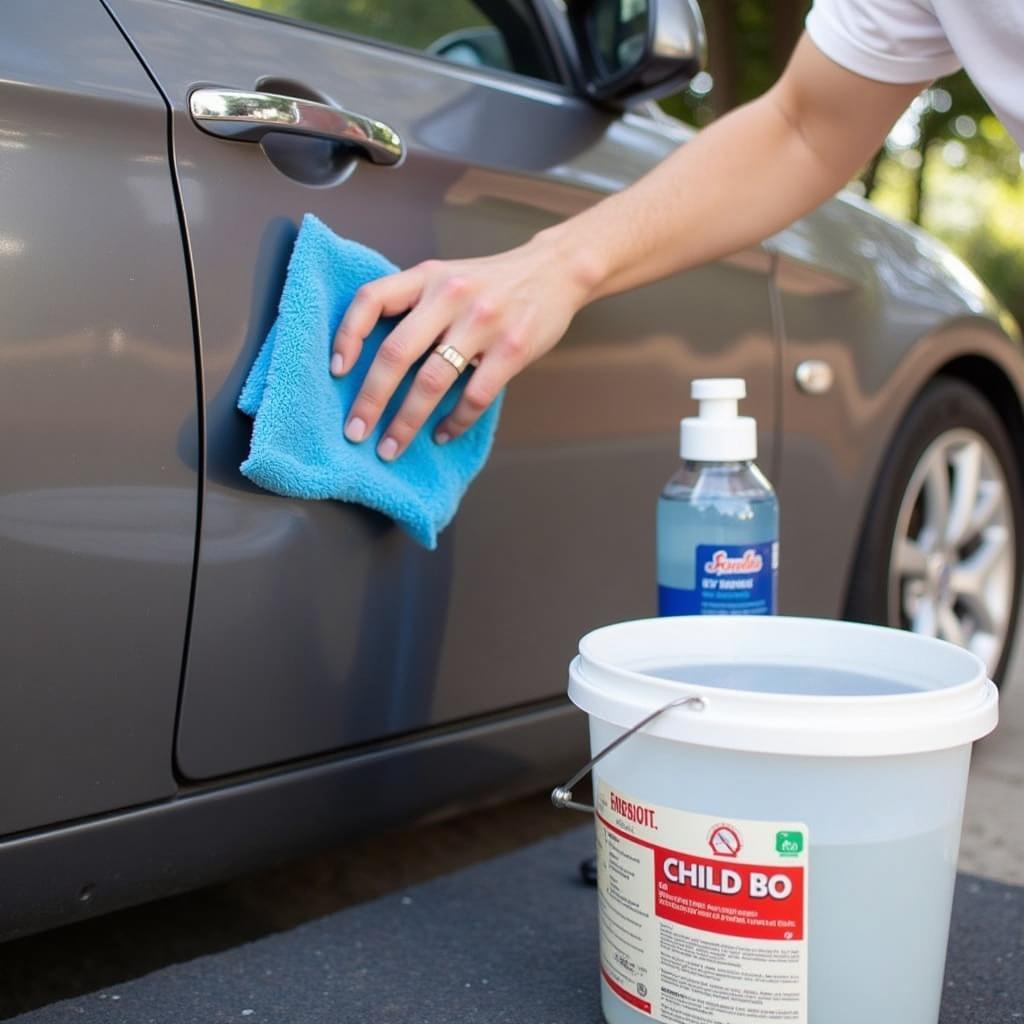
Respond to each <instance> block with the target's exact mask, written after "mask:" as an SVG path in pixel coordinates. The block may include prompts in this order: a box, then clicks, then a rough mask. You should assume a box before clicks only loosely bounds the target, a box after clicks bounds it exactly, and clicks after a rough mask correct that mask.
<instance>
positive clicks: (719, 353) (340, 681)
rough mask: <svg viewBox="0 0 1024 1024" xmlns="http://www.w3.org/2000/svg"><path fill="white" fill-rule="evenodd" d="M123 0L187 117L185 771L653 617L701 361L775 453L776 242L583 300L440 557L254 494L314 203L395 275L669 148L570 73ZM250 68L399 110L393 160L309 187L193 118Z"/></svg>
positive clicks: (538, 674) (461, 701)
mask: <svg viewBox="0 0 1024 1024" xmlns="http://www.w3.org/2000/svg"><path fill="white" fill-rule="evenodd" d="M111 6H112V8H113V9H114V10H115V11H116V13H117V16H118V18H119V19H120V21H121V23H122V24H123V26H124V28H125V31H126V32H127V34H128V35H129V37H130V38H131V39H132V41H133V43H134V45H135V46H137V47H138V49H139V51H140V53H141V54H142V56H143V57H144V59H145V60H146V61H147V62H148V64H149V66H150V68H151V70H152V72H153V74H154V76H155V78H156V80H157V81H158V82H159V83H160V86H161V88H162V89H163V91H164V92H165V94H166V95H167V97H168V100H169V102H170V104H171V106H172V108H173V110H174V114H173V130H174V147H175V154H176V160H177V167H178V173H179V177H180V180H181V188H182V197H183V206H184V211H185V218H186V222H187V225H188V234H189V241H190V247H191V254H192V260H193V264H194V271H195V278H196V295H197V302H198V310H199V320H200V337H201V346H202V355H203V375H204V387H205V392H206V437H207V453H208V473H207V480H206V489H205V493H204V511H203V524H202V540H201V543H200V552H199V563H198V577H197V583H196V602H195V613H194V619H193V624H192V635H191V643H190V650H189V664H188V672H187V676H186V679H185V686H184V692H183V699H182V711H181V722H180V730H179V734H178V741H177V757H178V764H179V767H180V769H181V770H182V772H183V773H184V774H185V775H186V776H188V777H190V778H207V777H211V776H219V775H226V774H229V773H232V772H236V771H239V770H244V769H249V768H254V767H258V766H260V765H266V764H272V763H277V762H281V761H285V760H291V759H295V758H298V757H302V756H308V755H311V754H316V753H319V752H322V751H325V750H332V749H341V748H344V747H347V746H350V745H352V744H356V743H361V742H366V741H367V740H371V739H379V738H381V737H384V736H390V735H396V734H401V733H410V732H414V731H416V730H419V729H423V728H426V727H428V726H433V725H438V724H441V723H445V722H453V721H458V720H464V719H468V718H471V717H473V716H476V715H480V714H487V713H491V712H495V711H499V710H502V709H506V708H509V707H513V706H517V705H525V704H528V703H530V702H533V701H539V700H546V699H549V698H552V697H555V696H557V695H559V694H561V693H563V692H564V688H565V679H564V675H565V665H566V661H567V655H568V654H569V653H570V652H571V651H572V650H573V648H574V646H575V643H576V641H577V639H578V638H579V636H581V635H582V633H584V632H585V631H586V630H587V629H588V628H589V627H590V626H591V625H593V624H594V623H597V622H605V621H614V620H617V619H623V618H632V617H637V616H643V615H647V614H650V613H652V612H653V594H654V588H653V585H652V576H651V569H650V566H651V565H652V562H653V552H652V550H651V545H652V529H651V520H652V515H653V512H652V509H653V500H654V496H655V495H656V494H657V491H658V489H659V488H660V486H661V484H662V482H663V480H664V479H665V478H666V477H667V476H668V475H669V474H670V473H671V471H672V468H673V464H674V461H675V458H676V456H675V450H676V440H675V433H676V430H677V424H678V418H679V415H680V413H681V411H682V410H683V409H684V408H685V406H686V395H687V382H688V380H689V378H690V377H692V376H697V375H700V374H703V373H707V372H712V371H714V372H720V373H734V374H737V375H743V376H746V377H749V378H750V379H751V381H752V382H755V381H756V382H757V383H756V385H755V387H754V394H753V398H752V400H751V402H750V403H749V405H750V408H751V410H752V411H753V412H755V413H756V414H757V415H758V416H759V418H760V421H761V427H762V430H763V432H764V436H765V447H766V452H765V456H766V458H767V460H768V463H769V464H770V461H771V440H772V435H773V430H774V410H775V403H776V393H775V386H776V370H777V365H778V356H779V350H778V346H777V343H776V341H775V339H774V338H773V336H772V331H771V309H770V291H769V271H770V267H771V262H770V259H769V257H767V255H765V254H763V253H756V252H755V253H750V254H747V255H746V257H741V258H739V259H737V260H734V261H732V262H730V263H726V264H722V265H719V266H717V267H710V268H705V269H703V270H700V271H696V272H694V273H693V274H688V275H685V276H684V277H681V278H677V279H674V280H670V281H666V282H663V283H661V284H660V285H656V286H652V287H650V288H648V289H644V290H641V291H637V292H634V293H633V294H631V295H627V296H621V297H619V298H616V299H612V300H608V301H605V302H603V303H601V304H599V305H598V306H595V307H594V308H592V309H590V310H587V311H586V312H585V313H584V314H583V315H582V316H581V317H580V318H579V319H578V321H577V323H576V324H575V326H574V328H573V330H572V331H571V332H570V335H569V337H568V338H567V339H566V340H565V342H564V343H563V344H562V345H560V346H559V349H558V351H557V352H556V353H554V354H552V356H551V357H550V358H549V359H545V360H543V361H542V362H541V363H539V364H538V365H537V366H535V367H533V368H531V370H530V371H528V372H527V373H524V374H523V375H522V376H521V377H520V378H519V379H517V380H516V382H515V384H514V385H513V387H512V389H511V391H510V394H509V396H508V401H507V404H506V407H505V409H504V412H503V422H502V425H501V429H500V432H499V438H498V443H497V445H496V448H495V451H494V453H493V455H492V457H491V460H490V463H489V465H488V467H487V469H486V470H485V472H484V473H483V474H482V475H481V477H480V479H479V480H478V481H477V482H475V483H474V485H473V487H472V488H471V490H470V492H469V494H468V495H467V497H466V500H465V501H464V503H463V505H462V508H461V510H460V513H459V515H458V517H457V519H456V521H455V523H454V524H453V525H452V527H451V528H450V529H449V530H447V531H446V532H445V534H444V535H443V538H442V542H441V545H440V547H439V549H438V551H437V552H434V553H429V552H425V551H423V550H422V549H420V548H418V547H417V546H416V545H415V544H414V543H412V542H411V541H409V540H408V539H407V538H406V537H405V536H404V535H403V534H402V533H401V532H400V531H399V530H398V529H397V528H396V527H394V526H393V525H392V524H390V523H388V522H387V521H385V520H384V519H382V517H380V516H378V515H376V514H374V513H370V512H367V511H366V510H364V509H361V508H356V507H352V506H344V505H339V504H337V503H313V502H297V501H289V500H285V499H282V498H279V497H276V496H273V495H269V494H266V493H263V492H260V491H258V490H256V489H255V488H253V487H251V486H249V485H248V484H246V483H245V482H244V481H243V480H242V479H241V478H240V476H239V474H238V464H239V462H240V461H241V459H242V458H243V457H244V455H245V452H246V445H247V442H248V433H249V424H248V422H247V421H246V420H245V418H244V417H243V416H241V414H239V413H238V412H237V411H236V409H235V408H234V403H235V399H236V396H237V394H238V390H239V387H240V385H241V382H242V380H243V378H244V374H245V373H246V372H247V370H248V368H249V365H250V363H251V361H252V358H253V355H254V353H255V350H256V347H257V346H258V344H259V342H260V341H261V339H262V338H263V336H264V334H265V333H266V330H267V328H268V326H269V324H270V321H271V318H272V316H273V310H274V303H275V301H276V298H277V295H278V293H279V291H280V285H281V275H282V273H283V269H284V265H285V261H286V260H287V256H288V252H289V247H290V245H291V243H292V240H293V237H294V231H295V226H296V224H297V223H298V221H299V220H300V219H301V216H302V214H303V213H304V212H305V211H307V210H312V211H313V212H315V213H317V214H318V215H319V216H320V217H321V218H322V219H323V220H325V221H326V222H327V223H329V224H331V225H333V226H334V227H335V228H336V229H337V230H339V231H340V232H342V233H344V234H347V235H349V236H351V237H353V238H356V239H358V240H359V241H361V242H364V243H366V244H369V245H373V246H375V247H378V248H380V249H381V250H382V251H384V252H385V253H386V254H387V255H388V256H390V257H391V258H392V259H393V260H394V261H395V262H396V263H398V264H399V265H409V264H411V263H413V262H415V261H417V260H420V259H423V258H425V257H428V256H437V255H440V256H455V255H472V254H477V253H486V252H491V251H494V250H495V249H499V248H504V247H507V246H511V245H515V244H517V243H519V242H522V241H525V240H526V239H527V238H529V237H530V235H532V234H533V233H534V232H535V231H537V230H538V229H540V228H542V227H544V226H546V225H548V224H551V223H553V222H554V221H555V220H557V219H559V218H560V217H563V216H565V215H566V214H567V213H570V212H572V211H573V210H576V209H580V208H582V207H583V206H585V205H586V204H588V203H590V202H592V201H593V199H594V198H595V196H596V195H598V194H600V191H603V190H607V189H609V188H613V187H617V186H618V185H620V184H622V183H623V181H625V180H626V179H627V178H628V177H635V176H636V175H637V174H639V173H640V172H642V170H644V169H646V168H647V167H648V166H650V165H651V164H652V163H653V162H654V161H655V160H657V159H658V157H659V156H660V155H661V154H663V153H664V152H666V151H667V149H668V148H670V146H671V145H672V142H671V140H670V139H668V138H667V137H666V136H665V135H663V134H660V133H658V132H656V131H652V130H651V124H650V122H649V121H648V120H647V119H643V118H628V119H624V120H617V119H615V118H614V117H613V116H612V115H610V114H608V113H602V112H599V111H597V110H595V109H594V108H593V107H591V106H589V105H587V104H586V103H584V102H583V101H581V100H579V99H577V98H576V97H573V96H571V95H569V94H567V93H566V92H565V91H564V90H559V89H557V88H554V87H548V86H545V85H543V84H539V83H538V84H533V83H530V82H527V81H526V80H524V79H521V78H515V77H513V76H497V75H492V74H486V73H476V72H473V71H469V70H467V69H465V68H461V67H457V66H455V65H452V64H449V63H446V62H443V61H439V60H435V59H431V58H428V57H421V56H418V55H413V54H406V53H401V52H397V51H394V50H387V49H384V48H382V47H378V46H373V45H367V44H364V43H359V42H355V41H352V40H350V39H346V38H344V37H341V36H338V35H333V34H329V33H326V32H320V31H316V30H313V29H309V28H306V27H303V26H299V25H294V24H287V23H283V22H280V21H275V20H271V19H267V18H263V17H259V16H257V15H254V14H252V13H251V12H249V11H246V10H240V9H232V8H224V7H219V6H212V5H206V4H199V3H188V2H186V3H180V2H175V0H115V2H114V3H113V4H112V5H111ZM271 35H272V37H273V45H272V46H270V47H268V45H267V40H268V38H269V37H270V36H271ZM270 75H274V76H277V82H276V83H274V82H271V83H270V84H269V85H268V84H267V81H266V80H267V76H270ZM261 83H262V85H263V87H264V88H265V89H267V90H268V91H273V90H275V89H276V90H278V91H287V90H288V89H301V90H303V91H305V92H307V93H309V94H319V95H321V96H323V97H324V98H330V99H333V100H334V101H336V102H340V103H342V104H344V105H345V106H347V107H348V108H350V109H352V110H354V111H356V112H358V113H362V114H366V115H368V116H370V117H373V118H376V119H378V120H383V121H385V122H386V123H388V124H389V125H391V127H392V128H394V129H395V130H396V131H397V132H398V133H399V134H400V135H401V136H402V138H403V139H404V140H405V142H406V145H407V147H408V157H407V159H406V161H405V162H404V163H403V164H402V165H401V166H400V167H398V168H394V169H389V168H382V167H375V166H372V165H370V164H368V163H364V162H362V161H359V162H357V163H355V165H354V166H353V167H352V169H351V172H350V173H349V175H348V176H347V177H345V178H344V180H341V181H339V182H338V183H337V184H335V185H333V186H331V187H326V188H325V187H320V188H316V187H311V186H309V185H306V184H303V183H301V182H297V181H295V180H294V179H293V178H291V177H289V176H288V175H286V174H284V173H282V172H281V170H279V169H278V167H277V166H276V165H275V163H274V162H273V161H272V159H271V158H269V157H268V155H267V153H266V152H264V151H263V150H262V149H261V148H260V147H258V146H256V145H252V144H246V143H239V142H228V141H225V140H222V139H218V138H214V137H212V136H210V135H207V134H205V133H203V132H201V131H200V130H198V129H197V128H196V127H195V125H193V124H192V122H191V121H190V119H189V116H188V114H187V112H186V101H187V97H188V95H189V93H190V91H191V90H192V89H193V88H194V87H196V86H197V85H199V84H203V85H206V84H214V85H216V84H220V85H223V86H227V87H234V88H242V89H251V88H256V87H259V86H260V84H261ZM523 139H535V140H537V142H536V144H535V145H532V146H530V145H523V144H522V142H521V140H523ZM274 155H275V156H276V154H274ZM314 157H315V154H314V153H311V154H310V159H313V158H314ZM291 166H292V165H291V164H289V169H290V168H291ZM724 294H728V295H729V297H730V298H729V302H728V303H727V304H723V303H721V302H720V301H719V299H718V298H717V297H718V296H722V295H724ZM325 357H326V355H325ZM325 372H326V368H325ZM250 532H251V534H252V535H253V537H254V538H255V539H254V541H253V542H252V543H249V544H241V543H240V542H239V534H240V533H241V534H242V535H243V536H248V534H249V533H250ZM540 600H543V608H544V612H543V614H541V615H538V614H537V609H538V602H539V601H540Z"/></svg>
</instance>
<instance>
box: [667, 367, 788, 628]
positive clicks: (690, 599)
mask: <svg viewBox="0 0 1024 1024" xmlns="http://www.w3.org/2000/svg"><path fill="white" fill-rule="evenodd" d="M746 396H747V388H746V384H745V382H744V381H743V380H740V379H736V378H729V379H717V380H695V381H693V383H692V385H691V397H693V398H695V399H696V400H697V401H698V402H699V404H700V409H699V412H698V414H697V415H696V416H692V417H687V418H686V419H684V420H683V421H682V423H681V424H680V446H679V453H680V455H681V457H682V459H683V464H682V466H681V467H680V469H679V470H678V472H677V473H676V474H675V475H674V476H673V477H672V478H671V479H670V480H669V482H668V483H667V484H666V485H665V489H664V490H663V491H662V492H661V496H660V498H659V499H658V539H657V548H658V614H659V615H773V614H774V613H775V600H776V576H777V572H778V564H779V539H778V538H779V505H778V501H777V500H776V498H775V491H774V490H773V489H772V485H771V484H770V483H769V482H768V480H767V479H766V477H765V476H764V474H763V473H762V472H761V471H760V470H759V469H758V468H757V466H755V465H754V459H755V458H756V457H757V424H756V423H755V421H754V420H753V419H751V418H750V417H749V416H740V415H738V402H739V400H740V399H741V398H746Z"/></svg>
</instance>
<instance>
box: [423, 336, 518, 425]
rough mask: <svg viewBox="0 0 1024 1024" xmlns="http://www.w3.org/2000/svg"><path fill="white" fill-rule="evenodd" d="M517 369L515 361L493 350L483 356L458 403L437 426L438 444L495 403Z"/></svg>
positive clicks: (474, 420)
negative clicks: (514, 364) (512, 362)
mask: <svg viewBox="0 0 1024 1024" xmlns="http://www.w3.org/2000/svg"><path fill="white" fill-rule="evenodd" d="M514 373H515V369H514V367H513V365H512V364H511V363H510V362H508V361H507V360H505V359H502V358H501V357H500V356H499V355H498V354H497V353H493V354H490V355H488V356H487V357H485V358H484V359H483V360H481V362H480V365H479V367H477V369H476V370H474V371H473V376H472V377H470V379H469V380H468V381H467V382H466V388H465V390H464V391H463V392H462V396H461V397H460V398H459V401H458V404H457V405H456V406H455V408H454V409H453V410H452V411H451V413H450V414H449V415H448V416H446V417H445V418H444V419H443V420H442V421H441V422H440V423H439V424H438V426H437V430H435V431H434V440H435V441H436V442H437V443H438V444H445V443H447V442H448V441H450V440H452V439H454V438H456V437H459V436H460V435H461V434H464V433H465V432H466V431H467V430H469V428H470V427H471V426H473V424H474V423H476V421H477V420H478V419H480V417H481V416H482V415H483V414H484V413H485V412H486V411H487V410H488V409H489V408H490V407H491V406H492V405H493V404H494V402H495V400H496V399H497V397H498V395H499V394H500V393H501V389H502V388H503V387H504V386H505V385H506V384H507V383H508V382H509V379H510V378H511V377H512V376H513V374H514Z"/></svg>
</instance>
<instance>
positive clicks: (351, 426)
mask: <svg viewBox="0 0 1024 1024" xmlns="http://www.w3.org/2000/svg"><path fill="white" fill-rule="evenodd" d="M345 436H346V437H347V438H348V439H349V440H350V441H356V442H358V441H362V439H363V438H364V437H365V436H366V424H365V423H364V422H363V421H362V420H361V419H360V418H359V417H358V416H353V417H352V419H350V420H349V421H348V423H346V424H345Z"/></svg>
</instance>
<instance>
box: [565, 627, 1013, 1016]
mask: <svg viewBox="0 0 1024 1024" xmlns="http://www.w3.org/2000/svg"><path fill="white" fill-rule="evenodd" d="M580 650H581V654H580V657H579V658H577V659H576V660H575V661H574V662H573V665H572V669H571V675H570V696H571V697H572V699H573V700H574V701H575V702H576V703H577V704H578V705H579V706H580V707H582V708H583V709H584V710H586V711H587V712H588V714H589V715H590V726H591V743H592V748H593V750H594V752H595V754H596V753H597V752H599V751H600V750H602V749H604V748H605V747H606V746H607V745H608V744H609V743H610V742H612V741H613V740H614V739H616V738H617V737H619V736H621V735H622V734H623V733H624V731H625V730H626V729H627V728H628V727H629V726H631V725H633V724H635V723H636V722H638V721H640V720H641V719H642V718H644V717H645V716H646V715H647V714H650V713H651V712H652V711H655V710H657V709H658V708H659V707H661V706H663V705H664V704H665V703H667V702H669V701H671V700H673V699H677V698H678V697H679V696H680V695H682V694H692V695H695V696H699V697H700V698H701V701H702V705H701V707H702V710H694V709H692V708H679V709H675V710H673V711H672V712H670V713H667V714H665V715H664V716H662V717H660V718H658V719H655V720H654V721H653V722H652V723H651V724H650V725H649V726H647V727H645V729H644V730H643V731H642V732H639V733H637V734H635V735H633V736H632V737H630V738H629V739H628V740H627V741H626V742H624V743H623V744H622V745H621V746H620V747H618V748H617V749H616V750H615V751H614V752H613V753H611V754H609V755H608V756H607V758H605V759H604V760H602V761H601V762H599V764H598V766H597V767H596V768H595V792H596V793H597V797H598V799H597V801H596V802H597V805H598V815H599V817H598V849H599V873H600V875H601V879H600V900H601V939H602V965H601V968H602V980H601V985H602V1006H603V1009H604V1013H605V1017H606V1019H607V1020H608V1021H609V1022H610V1024H633V1022H635V1021H651V1020H664V1021H672V1022H682V1024H739V1022H743V1021H748V1020H749V1021H754V1020H775V1021H788V1022H791V1024H863V1022H864V1021H871V1022H872V1024H936V1021H937V1019H938V1012H939V1002H940V998H941V993H942V977H943V968H944V960H945V948H946V940H947V933H948V927H949V916H950V909H951V901H952V892H953V883H954V878H955V871H956V857H957V848H958V844H959V835H960V822H961V816H962V810H963V800H964V794H965V790H966V781H967V768H968V763H969V756H970V747H971V743H972V741H973V740H974V739H976V738H978V737H979V736H981V735H983V734H984V733H986V732H988V731H989V730H990V729H991V728H993V727H994V725H995V719H996V700H995V690H994V687H993V686H992V684H991V683H990V682H988V680H987V679H986V678H985V675H984V669H983V667H982V666H981V663H980V662H978V660H977V659H976V658H975V657H974V656H973V655H971V654H969V653H967V652H965V651H962V650H960V649H959V648H954V647H952V646H951V645H949V644H945V643H942V642H940V641H934V640H927V639H923V638H921V637H917V636H914V635H912V634H906V633H901V632H897V631H893V630H887V629H882V628H879V627H869V626H858V625H852V624H849V623H836V622H826V621H823V620H820V621H819V620H800V619H785V618H777V619H768V618H763V617H759V618H754V617H750V618H747V617H734V618H730V619H722V618H718V619H715V618H711V619H709V618H703V619H687V618H677V619H658V620H645V621H641V622H634V623H623V624H620V625H618V626H612V627H607V628H606V629H604V630H598V631H596V632H595V633H592V634H590V635H589V636H588V637H585V638H584V640H583V641H582V642H581V647H580ZM773 886H774V889H773V890H772V891H771V892H769V889H771V887H773ZM773 900H774V902H772V901H773Z"/></svg>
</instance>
